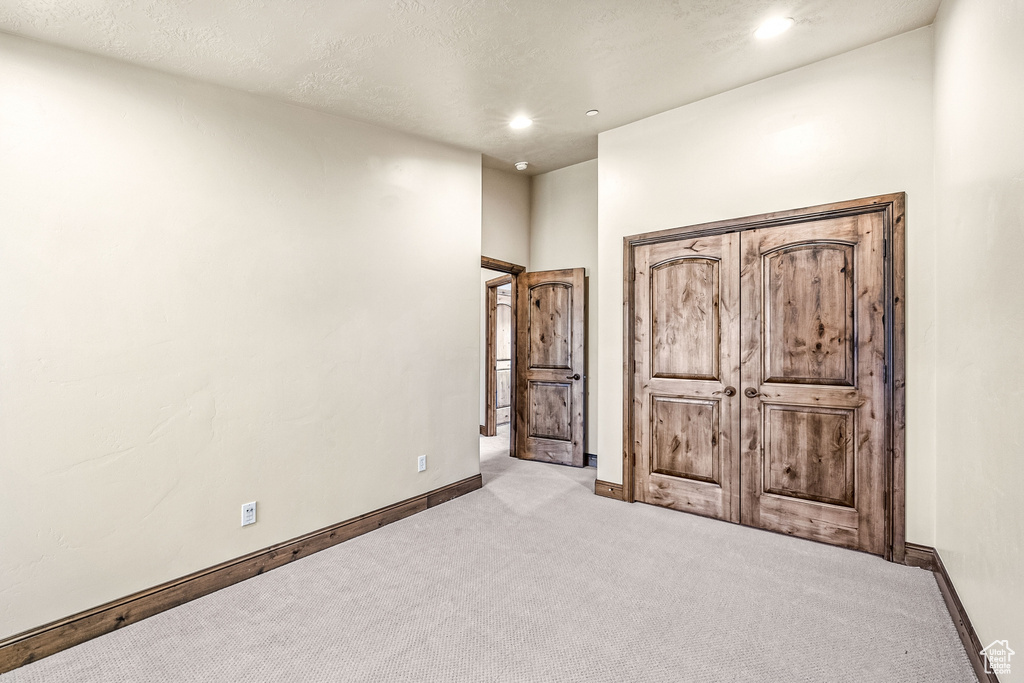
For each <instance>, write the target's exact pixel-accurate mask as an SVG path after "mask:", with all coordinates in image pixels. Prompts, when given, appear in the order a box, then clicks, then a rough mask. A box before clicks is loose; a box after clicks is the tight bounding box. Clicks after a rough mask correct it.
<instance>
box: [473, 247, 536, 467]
mask: <svg viewBox="0 0 1024 683" xmlns="http://www.w3.org/2000/svg"><path fill="white" fill-rule="evenodd" d="M480 267H481V268H486V269H487V270H495V271H497V272H499V273H507V274H508V275H509V276H510V280H509V282H511V283H512V364H511V366H512V369H511V371H510V372H511V376H512V405H511V411H510V412H511V414H512V415H515V414H516V392H515V381H516V278H517V277H518V276H519V274H520V273H523V272H525V271H526V268H525V266H520V265H516V264H515V263H509V262H508V261H500V260H498V259H495V258H491V257H489V256H481V257H480ZM488 285H490V282H488ZM487 291H488V294H489V293H490V292H491V291H492V290H490V289H488V290H487ZM487 310H488V320H487V334H488V335H493V334H494V331H493V330H494V321H493V320H492V316H491V315H490V310H491V308H490V302H489V301H488V309H487ZM487 348H488V356H490V349H492V348H493V347H492V345H491V344H490V343H488V344H487ZM493 360H494V359H493V358H490V357H489V358H488V361H490V362H489V364H488V368H489V369H488V371H487V380H486V382H485V383H486V384H487V388H486V391H487V395H488V396H489V397H490V399H489V401H488V404H489V409H488V411H487V415H488V417H487V420H488V422H493V421H494V411H493V410H492V408H493V407H494V387H495V385H496V384H497V379H496V378H495V380H494V384H491V383H490V378H491V375H493V373H494V362H493ZM482 426H483V427H484V428H485V429H486V428H487V425H482ZM496 431H497V429H496V428H495V432H496ZM491 435H493V432H492V434H491ZM508 454H509V455H510V456H512V457H513V458H514V457H516V421H515V419H513V420H511V421H510V423H509V444H508Z"/></svg>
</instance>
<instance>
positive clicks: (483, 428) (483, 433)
mask: <svg viewBox="0 0 1024 683" xmlns="http://www.w3.org/2000/svg"><path fill="white" fill-rule="evenodd" d="M480 436H490V434H488V433H487V425H480Z"/></svg>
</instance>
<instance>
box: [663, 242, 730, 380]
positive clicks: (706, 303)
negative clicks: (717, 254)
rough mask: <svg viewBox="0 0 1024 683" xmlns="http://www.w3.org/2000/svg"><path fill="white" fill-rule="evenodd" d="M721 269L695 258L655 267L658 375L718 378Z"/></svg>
mask: <svg viewBox="0 0 1024 683" xmlns="http://www.w3.org/2000/svg"><path fill="white" fill-rule="evenodd" d="M720 271H721V269H720V267H719V261H718V260H717V259H708V258H693V257H684V258H677V259H673V260H671V261H666V262H664V263H659V264H657V265H655V266H653V267H652V268H651V273H650V281H651V297H650V300H651V345H652V350H651V375H652V376H653V377H663V378H671V379H718V375H719V372H718V367H719V363H720V360H721V353H720V338H719V330H720V328H721V320H720V319H719V316H718V306H719V290H720V286H719V282H718V278H719V275H720ZM683 348H685V349H686V353H681V352H680V349H683Z"/></svg>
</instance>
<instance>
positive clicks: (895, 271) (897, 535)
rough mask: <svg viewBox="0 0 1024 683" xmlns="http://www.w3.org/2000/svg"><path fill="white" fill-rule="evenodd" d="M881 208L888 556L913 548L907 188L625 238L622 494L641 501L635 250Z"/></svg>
mask: <svg viewBox="0 0 1024 683" xmlns="http://www.w3.org/2000/svg"><path fill="white" fill-rule="evenodd" d="M873 212H881V213H882V214H883V217H884V221H883V222H884V225H885V249H884V261H885V265H884V268H885V321H886V325H885V359H886V362H885V368H883V369H882V370H883V372H885V373H886V379H887V382H886V384H885V422H886V438H885V443H886V467H885V481H886V519H885V527H886V543H885V558H886V559H887V560H892V561H894V562H900V563H902V562H903V561H904V557H905V553H906V389H905V384H906V301H905V299H906V243H905V233H906V194H905V193H902V192H901V193H896V194H888V195H880V196H877V197H866V198H863V199H855V200H852V201H848V202H838V203H833V204H823V205H820V206H812V207H808V208H804V209H794V210H792V211H779V212H775V213H766V214H761V215H758V216H748V217H745V218H736V219H731V220H725V221H716V222H712V223H702V224H699V225H691V226H687V227H682V228H671V229H668V230H660V231H658V232H649V233H643V234H639V235H631V236H628V237H625V238H623V250H622V251H623V268H622V274H623V329H622V346H623V392H622V397H623V403H622V420H623V422H622V454H623V458H622V499H623V500H625V501H626V502H629V503H632V502H633V501H634V495H635V490H634V478H633V473H634V467H635V464H634V463H635V457H634V441H635V436H634V434H633V404H634V398H635V397H634V395H633V391H634V389H633V385H634V383H633V368H634V357H633V356H634V354H633V348H634V344H633V334H632V331H633V321H634V320H635V319H636V315H635V302H634V291H633V290H634V287H633V282H634V278H635V277H636V269H635V265H634V249H635V248H636V247H637V246H639V245H641V244H652V243H657V242H668V241H673V240H678V239H683V238H694V237H701V236H706V235H721V234H724V233H730V232H741V231H744V230H753V229H755V228H772V227H776V226H783V225H790V224H793V223H805V222H808V221H813V220H824V219H830V218H836V217H840V216H851V215H860V214H865V213H873Z"/></svg>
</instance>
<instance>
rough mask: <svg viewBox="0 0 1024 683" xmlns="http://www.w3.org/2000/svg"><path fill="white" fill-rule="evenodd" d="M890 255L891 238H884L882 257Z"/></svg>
mask: <svg viewBox="0 0 1024 683" xmlns="http://www.w3.org/2000/svg"><path fill="white" fill-rule="evenodd" d="M888 255H889V240H888V239H883V240H882V258H885V257H887V256H888Z"/></svg>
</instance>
